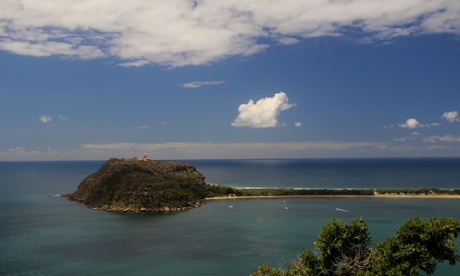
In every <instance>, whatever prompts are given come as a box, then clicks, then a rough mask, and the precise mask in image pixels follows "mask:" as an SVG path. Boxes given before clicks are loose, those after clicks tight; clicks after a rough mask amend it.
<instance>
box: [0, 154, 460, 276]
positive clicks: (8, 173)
mask: <svg viewBox="0 0 460 276" xmlns="http://www.w3.org/2000/svg"><path fill="white" fill-rule="evenodd" d="M188 162H190V163H193V164H195V165H196V166H197V168H198V170H199V171H200V172H202V173H203V174H204V175H205V176H206V177H207V182H208V183H215V184H222V185H228V186H232V187H293V188H363V187H365V188H385V187H390V188H403V187H404V188H405V187H439V188H460V169H459V168H460V159H367V160H366V159H353V160H343V159H342V160H340V159H325V160H189V161H188ZM102 164H103V162H102V161H97V162H96V161H84V162H0V210H1V212H0V225H1V226H0V275H37V274H38V275H57V274H66V275H248V274H250V273H251V272H252V271H253V270H254V269H255V268H256V267H257V266H258V265H259V264H262V263H269V264H271V265H272V266H275V267H279V266H283V265H286V264H287V263H289V261H290V260H292V259H294V258H295V257H296V256H297V254H298V252H299V249H300V248H301V247H306V248H309V249H313V246H312V244H313V241H314V240H315V239H316V237H317V235H318V234H319V232H320V231H321V226H322V225H323V224H325V223H327V222H328V221H329V220H330V219H331V218H333V217H337V218H340V219H343V220H346V221H350V220H351V219H352V218H353V217H355V216H360V215H363V216H364V218H365V220H366V222H367V223H368V224H369V226H370V230H371V234H372V236H373V237H374V241H375V242H377V241H380V240H383V239H385V238H386V237H388V236H391V235H393V234H394V232H395V231H396V230H397V228H398V227H399V226H400V225H401V224H402V223H403V222H404V221H405V220H407V219H409V218H411V217H414V216H417V215H420V216H422V217H426V218H429V217H432V216H436V217H454V218H456V219H458V220H460V214H459V212H458V208H459V207H460V200H458V199H378V198H376V199H286V200H283V199H253V200H232V201H215V202H208V203H206V204H205V205H203V206H202V207H201V208H199V209H193V210H189V211H184V212H179V213H173V214H117V213H108V212H102V211H93V210H90V209H87V208H85V207H83V206H82V205H80V204H78V203H74V202H69V201H67V200H65V199H63V198H60V197H57V196H56V195H57V194H60V193H66V192H71V191H74V190H75V189H76V187H77V186H78V184H79V183H80V181H81V180H82V179H83V178H84V177H85V176H87V175H88V174H90V173H92V172H94V171H96V170H97V169H98V168H99V167H100V166H101V165H102ZM228 205H233V206H234V208H231V209H229V208H227V207H228ZM284 207H289V208H290V209H289V210H286V209H285V208H284ZM335 208H342V209H346V210H349V211H350V213H344V212H338V211H336V210H335ZM459 273H460V265H457V266H454V267H451V266H448V265H442V267H441V268H440V269H438V273H436V274H435V275H458V274H459Z"/></svg>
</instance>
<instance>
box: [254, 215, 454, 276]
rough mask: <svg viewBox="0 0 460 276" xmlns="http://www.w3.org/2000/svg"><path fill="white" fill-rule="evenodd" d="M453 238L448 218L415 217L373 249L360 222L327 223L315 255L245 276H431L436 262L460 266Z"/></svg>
mask: <svg viewBox="0 0 460 276" xmlns="http://www.w3.org/2000/svg"><path fill="white" fill-rule="evenodd" d="M459 232H460V225H459V222H458V221H456V220H454V219H452V218H441V219H439V220H438V219H436V218H432V219H428V220H424V219H421V218H420V217H415V218H412V219H410V220H408V221H407V222H406V223H404V224H403V225H402V226H401V227H400V228H399V230H398V231H397V232H396V234H395V236H394V237H391V238H388V239H387V240H385V241H383V242H380V243H379V244H378V245H377V248H376V249H373V248H371V247H370V245H371V240H372V238H371V236H370V234H369V231H368V226H367V224H366V223H365V222H364V221H363V220H362V218H356V219H353V220H352V222H351V224H350V225H347V224H345V223H344V222H343V221H339V220H337V219H332V220H331V222H329V223H328V224H326V225H324V226H323V228H322V231H321V233H320V235H319V236H318V239H317V240H316V241H315V242H314V245H315V247H316V249H317V250H318V252H319V253H315V252H312V251H310V250H305V249H301V251H300V255H299V257H298V259H297V260H294V261H292V262H291V263H290V265H289V267H288V268H287V269H286V270H281V269H275V268H272V267H270V266H269V265H262V266H259V267H258V269H257V270H256V271H255V272H253V274H251V275H252V276H268V275H273V276H291V275H324V276H325V275H328V276H329V275H421V274H420V273H422V272H423V273H425V274H427V275H431V274H432V273H433V272H434V271H435V269H436V265H437V263H438V262H443V261H448V262H449V264H450V265H455V264H456V262H457V261H459V260H460V256H459V255H458V254H457V252H456V244H455V243H454V238H456V237H457V235H458V233H459Z"/></svg>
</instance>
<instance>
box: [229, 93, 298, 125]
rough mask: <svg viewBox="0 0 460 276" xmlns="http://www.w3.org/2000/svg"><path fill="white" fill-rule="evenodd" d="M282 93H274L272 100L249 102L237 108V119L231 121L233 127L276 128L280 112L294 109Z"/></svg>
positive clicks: (264, 99)
mask: <svg viewBox="0 0 460 276" xmlns="http://www.w3.org/2000/svg"><path fill="white" fill-rule="evenodd" d="M294 106H295V104H290V103H289V99H288V97H287V95H286V93H284V92H278V93H276V94H275V95H274V96H273V97H272V98H269V97H268V98H263V99H260V100H258V101H257V102H256V103H254V101H253V100H249V102H248V103H247V104H241V105H240V107H239V108H238V112H239V114H238V117H237V118H236V119H235V121H233V123H232V126H234V127H253V128H270V127H278V126H279V125H280V123H279V122H278V116H279V115H280V113H281V111H284V110H287V109H289V108H291V107H294Z"/></svg>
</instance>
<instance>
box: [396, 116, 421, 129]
mask: <svg viewBox="0 0 460 276" xmlns="http://www.w3.org/2000/svg"><path fill="white" fill-rule="evenodd" d="M399 126H400V127H402V128H408V129H412V128H417V127H420V123H419V122H418V121H417V120H416V119H414V118H411V119H407V120H406V122H405V123H404V124H399Z"/></svg>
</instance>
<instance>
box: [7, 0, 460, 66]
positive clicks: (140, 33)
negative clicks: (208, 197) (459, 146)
mask: <svg viewBox="0 0 460 276" xmlns="http://www.w3.org/2000/svg"><path fill="white" fill-rule="evenodd" d="M459 14H460V6H459V5H458V0H439V1H424V0H414V1H400V0H388V1H385V5H382V3H381V2H380V1H364V0H350V1H303V0H286V1H270V2H267V1H265V0H254V1H251V3H250V4H248V3H246V2H244V1H239V0H226V1H198V2H194V1H188V0H177V1H170V0H157V1H150V0H144V1H142V0H139V1H124V0H112V1H94V0H80V1H74V2H71V4H69V3H67V2H62V1H54V0H40V1H0V18H2V21H1V23H0V34H1V36H0V49H1V50H4V51H9V52H12V53H15V54H19V55H30V56H38V57H39V56H51V55H59V56H65V57H72V58H79V59H93V58H100V57H115V58H118V59H120V60H121V62H120V64H121V65H122V66H142V65H146V64H149V63H155V64H161V65H167V66H173V67H174V66H184V65H200V64H208V63H210V62H215V61H217V60H220V59H223V58H226V57H231V56H248V55H252V54H255V53H259V52H261V51H264V50H265V49H267V48H268V47H269V45H268V44H266V43H270V44H293V43H297V42H298V41H300V40H302V39H305V38H311V37H321V36H329V37H334V36H335V37H337V36H343V35H346V34H347V32H348V31H349V30H352V31H353V32H354V33H355V34H359V35H358V36H357V37H359V39H362V40H365V41H373V40H386V39H391V38H393V37H398V36H410V35H420V34H427V33H428V34H429V33H452V34H459V33H460V21H459V20H458V15H459ZM171 22H174V24H171ZM260 38H264V39H260ZM266 38H269V41H268V42H267V39H266ZM263 41H264V42H263Z"/></svg>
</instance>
